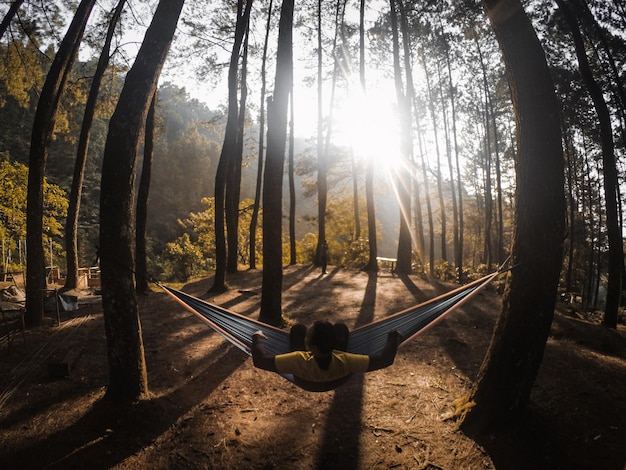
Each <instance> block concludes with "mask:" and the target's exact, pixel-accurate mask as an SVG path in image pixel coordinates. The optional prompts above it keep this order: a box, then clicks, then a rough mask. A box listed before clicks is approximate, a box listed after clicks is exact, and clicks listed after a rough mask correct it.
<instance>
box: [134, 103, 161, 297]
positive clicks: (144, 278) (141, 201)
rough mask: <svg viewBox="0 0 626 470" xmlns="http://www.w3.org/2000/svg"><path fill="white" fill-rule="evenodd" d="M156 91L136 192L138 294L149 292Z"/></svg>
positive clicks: (151, 105) (136, 273) (148, 117)
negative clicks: (151, 183)
mask: <svg viewBox="0 0 626 470" xmlns="http://www.w3.org/2000/svg"><path fill="white" fill-rule="evenodd" d="M156 101H157V92H156V91H155V92H154V95H153V96H152V100H151V103H150V109H149V110H148V116H147V119H146V132H145V138H144V142H145V143H144V150H143V165H142V169H141V179H140V181H139V191H138V192H137V218H136V220H137V231H136V234H135V246H136V248H135V249H136V253H137V255H136V265H137V266H136V268H135V284H136V285H135V290H136V291H137V293H138V294H147V293H148V292H150V287H149V285H148V282H149V276H148V260H147V249H146V231H147V225H148V196H149V194H150V179H151V175H152V161H153V159H154V117H155V116H154V115H155V112H156Z"/></svg>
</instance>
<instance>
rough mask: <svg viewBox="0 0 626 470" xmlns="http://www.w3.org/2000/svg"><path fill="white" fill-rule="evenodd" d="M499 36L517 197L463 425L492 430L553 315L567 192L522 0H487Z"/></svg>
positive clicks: (553, 114)
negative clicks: (512, 120) (500, 294)
mask: <svg viewBox="0 0 626 470" xmlns="http://www.w3.org/2000/svg"><path fill="white" fill-rule="evenodd" d="M482 3H483V8H484V9H485V11H486V12H487V15H488V16H489V19H490V22H491V24H492V27H493V29H494V32H495V35H496V38H497V40H498V42H499V43H500V48H501V50H502V53H503V56H504V60H505V63H506V66H507V73H508V77H509V82H510V84H511V90H512V97H513V106H514V109H515V116H516V123H517V142H518V149H519V154H518V161H517V173H516V174H517V187H516V195H517V203H516V210H515V216H514V219H515V233H514V238H513V250H512V263H513V265H517V266H516V267H515V268H514V269H513V270H512V271H511V272H510V274H509V277H508V279H507V286H506V290H505V294H504V298H503V306H502V312H501V314H500V317H499V318H498V321H497V324H496V327H495V330H494V334H493V337H492V340H491V344H490V346H489V350H488V351H487V355H486V357H485V360H484V362H483V364H482V366H481V368H480V371H479V374H478V379H477V382H476V384H475V386H474V388H473V390H472V392H471V396H470V397H469V400H470V401H471V402H474V403H475V405H474V407H473V408H472V409H471V410H470V411H469V412H468V414H467V416H466V418H465V420H464V421H463V423H462V429H463V430H465V431H467V432H470V433H476V434H479V435H488V434H489V433H491V432H494V431H496V430H497V429H498V428H499V427H501V426H502V427H506V426H510V425H512V424H513V423H515V422H516V421H517V420H518V419H519V418H520V417H521V415H522V413H523V411H524V410H525V408H526V405H527V403H528V400H529V397H530V392H531V389H532V386H533V384H534V382H535V379H536V377H537V371H538V369H539V366H540V364H541V360H542V358H543V353H544V349H545V344H546V341H547V338H548V334H549V332H550V325H551V323H552V318H553V315H554V305H555V299H556V293H557V285H558V281H559V273H560V270H561V264H562V256H563V236H564V233H565V195H564V174H563V173H564V172H563V170H564V168H563V152H562V148H561V132H560V126H559V109H558V103H557V100H556V96H555V93H554V87H553V84H552V80H551V77H550V71H549V68H548V65H547V63H546V58H545V55H544V52H543V49H542V48H541V44H540V43H539V40H538V39H537V36H536V34H535V31H534V30H533V27H532V24H531V22H530V20H529V19H528V17H527V16H526V13H525V12H524V10H523V8H522V5H521V2H520V1H519V0H483V2H482Z"/></svg>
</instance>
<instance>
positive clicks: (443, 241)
mask: <svg viewBox="0 0 626 470" xmlns="http://www.w3.org/2000/svg"><path fill="white" fill-rule="evenodd" d="M420 58H421V60H422V66H423V67H424V74H425V77H426V90H427V93H428V109H429V110H430V117H431V120H432V121H433V132H434V133H435V153H436V156H437V170H436V173H437V195H438V197H439V211H440V212H441V259H442V260H443V261H446V260H447V258H448V254H447V250H446V235H447V228H446V207H445V203H444V199H443V185H442V181H441V178H442V177H441V153H440V150H439V132H438V130H437V115H436V113H435V105H434V97H433V93H432V89H431V86H430V75H429V74H428V68H427V66H426V58H425V57H424V52H423V51H422V52H421V54H420ZM433 236H434V234H433ZM432 258H433V262H432V263H431V274H433V273H434V271H433V270H434V255H433V257H432Z"/></svg>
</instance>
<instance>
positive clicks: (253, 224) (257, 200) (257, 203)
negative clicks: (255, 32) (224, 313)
mask: <svg viewBox="0 0 626 470" xmlns="http://www.w3.org/2000/svg"><path fill="white" fill-rule="evenodd" d="M272 6H273V0H270V3H269V6H268V10H267V23H266V25H265V40H264V41H263V59H262V60H261V110H260V111H259V152H258V164H257V165H258V166H257V175H256V188H255V192H254V208H253V210H252V217H251V218H250V269H256V228H257V224H258V219H259V209H260V207H261V188H262V186H263V166H264V151H265V100H266V96H265V95H266V86H267V80H266V66H267V45H268V42H269V34H270V25H271V24H272Z"/></svg>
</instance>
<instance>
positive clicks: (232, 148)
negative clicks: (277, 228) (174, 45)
mask: <svg viewBox="0 0 626 470" xmlns="http://www.w3.org/2000/svg"><path fill="white" fill-rule="evenodd" d="M251 6H252V0H249V1H248V3H247V4H246V10H248V8H249V7H251ZM246 24H247V21H246V19H245V14H244V7H243V0H238V1H237V24H236V26H235V41H234V43H233V49H232V51H231V54H230V64H229V67H228V115H227V118H226V130H225V131H224V142H223V144H222V151H221V153H220V160H219V162H218V164H217V171H216V172H215V193H214V194H215V276H214V278H213V285H212V286H211V288H210V289H209V292H223V291H225V290H226V269H227V261H228V260H227V253H226V209H227V208H226V187H227V186H228V184H229V181H228V179H229V173H230V172H231V168H232V167H231V165H232V162H233V160H235V159H236V158H237V130H238V127H239V125H238V124H239V105H238V102H237V89H238V86H237V85H238V80H237V74H238V64H239V53H240V51H241V45H242V43H243V38H244V35H245V32H246Z"/></svg>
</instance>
